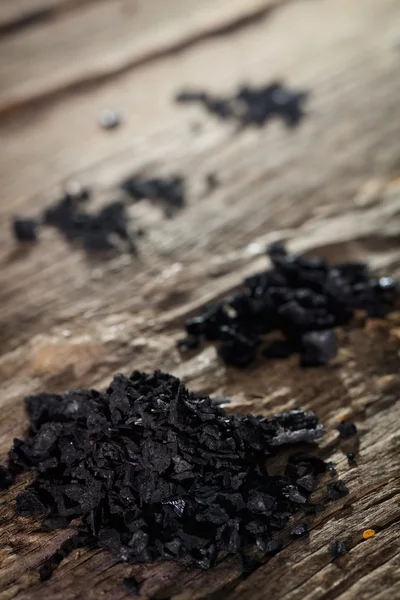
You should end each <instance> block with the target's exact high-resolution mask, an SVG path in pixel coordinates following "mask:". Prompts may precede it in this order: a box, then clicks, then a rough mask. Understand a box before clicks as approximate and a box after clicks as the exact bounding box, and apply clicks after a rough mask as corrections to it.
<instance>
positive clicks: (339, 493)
mask: <svg viewBox="0 0 400 600" xmlns="http://www.w3.org/2000/svg"><path fill="white" fill-rule="evenodd" d="M348 493H349V490H348V487H347V485H346V484H345V482H344V481H342V480H341V479H339V480H338V481H330V482H329V483H328V498H329V500H339V498H343V497H344V496H347V494H348Z"/></svg>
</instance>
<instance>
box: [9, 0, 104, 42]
mask: <svg viewBox="0 0 400 600" xmlns="http://www.w3.org/2000/svg"><path fill="white" fill-rule="evenodd" d="M101 1H106V2H108V0H12V2H10V1H9V0H1V1H0V36H3V35H10V34H15V33H17V32H19V31H20V30H21V29H23V28H25V27H29V26H31V25H36V24H37V23H39V22H40V21H45V20H46V21H47V20H49V19H54V18H56V17H57V16H58V15H60V14H62V13H63V12H66V11H69V10H74V9H76V8H79V7H81V6H83V4H87V3H89V2H97V3H99V2H101Z"/></svg>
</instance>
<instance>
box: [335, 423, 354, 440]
mask: <svg viewBox="0 0 400 600" xmlns="http://www.w3.org/2000/svg"><path fill="white" fill-rule="evenodd" d="M336 429H337V430H338V432H339V437H340V438H341V439H342V440H347V439H348V438H351V437H353V436H354V435H356V434H357V427H356V426H355V425H354V423H352V422H351V421H341V422H340V423H339V425H338V426H337V428H336Z"/></svg>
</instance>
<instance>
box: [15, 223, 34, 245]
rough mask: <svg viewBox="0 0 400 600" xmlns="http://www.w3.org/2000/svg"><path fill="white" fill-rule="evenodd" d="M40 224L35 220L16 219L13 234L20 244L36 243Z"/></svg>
mask: <svg viewBox="0 0 400 600" xmlns="http://www.w3.org/2000/svg"><path fill="white" fill-rule="evenodd" d="M37 230H38V222H37V221H36V220H35V219H14V221H13V232H14V236H15V239H16V240H18V242H36V241H37V238H38V235H37Z"/></svg>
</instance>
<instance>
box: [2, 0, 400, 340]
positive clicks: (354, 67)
mask: <svg viewBox="0 0 400 600" xmlns="http://www.w3.org/2000/svg"><path fill="white" fill-rule="evenodd" d="M363 6H364V11H363V19H364V20H363V21H362V22H360V14H359V10H358V3H357V2H350V3H346V7H345V9H344V10H343V13H340V15H339V13H338V9H337V3H336V0H335V1H326V2H323V3H321V4H320V3H317V4H312V5H311V4H310V3H304V4H303V3H300V4H293V5H291V6H287V7H286V8H282V10H281V11H279V12H277V13H276V14H275V15H274V16H273V18H272V19H271V20H270V22H265V23H261V24H260V25H259V26H258V28H255V29H254V28H252V29H251V31H247V32H246V31H241V32H237V33H236V34H235V36H234V37H233V39H232V40H228V39H226V40H219V41H216V42H214V43H213V44H209V45H204V46H201V47H199V48H197V49H192V50H191V51H189V52H187V53H184V55H182V56H180V57H179V59H178V57H177V61H176V66H175V61H174V60H167V61H166V63H164V62H161V63H160V64H157V65H154V66H153V67H152V68H150V69H145V70H143V71H142V72H141V73H139V72H138V73H136V74H135V75H132V77H129V78H128V79H127V80H126V85H124V86H121V89H118V91H113V90H114V87H113V86H104V88H102V90H101V91H100V90H99V92H93V93H90V94H89V95H88V97H87V95H85V96H83V97H79V96H78V97H75V96H74V97H72V98H70V100H69V101H68V102H67V101H65V102H64V103H61V104H59V105H56V106H55V107H54V109H53V110H51V111H48V112H43V113H41V114H39V115H37V114H34V115H32V116H31V117H29V118H28V119H27V118H26V117H24V118H22V117H21V118H16V119H15V120H10V121H9V122H7V123H3V125H2V126H0V134H1V138H2V143H3V149H4V156H3V160H2V166H1V167H0V170H1V174H0V175H1V180H2V184H3V185H2V187H1V189H0V213H1V215H2V222H1V224H0V241H1V245H2V248H3V253H2V271H1V275H0V278H1V285H0V299H1V301H2V304H3V305H4V308H3V309H2V312H1V315H0V321H1V323H2V333H1V337H2V340H3V344H6V343H7V344H11V345H16V344H18V341H20V340H21V339H27V337H29V336H30V335H31V334H32V333H33V332H39V331H40V330H41V328H42V327H49V326H51V325H52V324H54V322H55V319H57V320H58V322H62V321H68V320H69V319H70V317H71V313H72V312H73V313H74V314H77V313H80V314H84V313H85V312H87V311H88V310H97V311H98V312H99V313H101V312H102V311H106V312H107V311H110V310H123V311H128V310H129V311H140V310H143V307H144V303H145V310H146V311H147V314H149V311H152V312H154V310H156V311H157V310H159V308H160V307H163V308H164V309H165V308H166V307H167V306H171V308H172V307H173V306H174V304H175V306H176V307H177V306H179V305H180V304H181V299H182V297H184V298H185V302H187V303H188V305H190V303H191V302H193V301H198V299H199V292H198V289H199V286H200V285H201V284H203V285H204V286H206V287H205V288H203V289H204V292H205V293H210V292H211V293H215V290H216V289H218V286H219V283H218V281H220V282H222V283H221V286H222V287H223V286H225V285H226V283H225V282H226V280H227V279H229V271H230V270H232V268H233V266H234V265H235V261H236V263H237V265H238V266H240V265H241V266H243V265H244V264H245V263H246V262H247V263H248V261H249V260H250V259H251V256H245V257H243V255H241V254H240V252H239V253H238V251H239V250H241V249H243V248H244V247H245V246H246V245H247V244H248V243H251V242H252V241H254V240H255V239H256V238H257V237H259V236H263V235H265V233H266V232H268V231H273V230H287V229H288V230H289V229H293V231H292V232H288V233H287V234H288V235H293V234H294V233H295V229H296V228H298V227H300V226H301V225H302V224H303V223H307V222H310V221H313V220H314V221H315V220H316V221H317V223H318V219H321V218H328V217H329V216H330V217H332V218H334V217H335V215H340V213H341V212H342V211H344V210H351V211H352V214H353V218H354V219H355V220H356V221H357V220H358V214H359V212H360V211H361V210H362V208H360V206H358V205H357V204H354V202H353V201H354V200H356V201H357V202H358V195H359V192H360V190H361V191H362V190H363V189H364V187H365V185H366V184H367V185H368V184H369V183H370V182H372V183H374V181H375V180H377V181H378V183H379V182H380V181H381V180H382V181H383V182H384V183H383V191H382V192H380V196H382V195H383V196H385V197H386V198H387V202H388V205H387V206H388V209H387V210H388V211H389V212H387V211H386V212H385V211H384V210H383V211H382V212H379V211H378V213H377V215H376V214H375V213H374V210H375V208H374V207H373V206H372V207H371V206H370V207H368V206H367V207H365V210H367V211H371V212H367V214H371V220H368V219H367V221H366V223H372V221H373V220H374V219H376V218H379V219H384V220H385V219H386V231H387V234H386V233H385V234H383V238H386V237H389V238H390V237H392V236H393V235H394V234H395V232H394V229H393V227H394V222H391V219H392V218H396V211H395V209H394V208H393V209H391V208H390V206H392V204H393V200H392V198H393V194H394V193H395V192H396V190H397V189H398V181H397V180H396V179H395V175H396V172H397V167H396V164H398V157H399V155H400V142H399V140H400V114H399V111H400V108H399V104H398V102H397V96H398V93H399V91H400V89H399V87H400V82H399V81H398V78H397V77H396V73H397V63H396V60H395V58H396V56H395V55H394V56H393V50H392V49H391V48H390V47H389V46H388V47H386V46H385V45H384V44H383V43H382V42H381V40H383V39H385V35H384V34H385V32H386V31H387V30H388V29H389V27H390V24H391V23H392V21H393V19H394V16H395V15H396V14H397V6H395V4H394V3H393V2H391V1H389V0H386V1H385V2H382V3H379V4H376V3H375V2H370V3H369V4H367V3H363ZM318 7H319V9H318ZM311 8H312V12H311ZM303 11H304V12H303ZM327 15H329V18H330V22H331V27H330V28H329V30H328V31H327V32H325V31H324V30H323V24H324V23H325V22H326V19H327ZM311 16H313V19H314V20H313V21H312V23H313V25H312V26H311V25H310V24H309V23H310V22H311ZM289 23H290V24H291V25H290V27H289V26H288V24H289ZM307 24H308V25H307ZM318 24H319V28H317V30H318V31H320V33H319V34H318V35H317V34H315V35H313V36H312V37H311V38H310V39H311V42H310V43H309V45H308V46H307V47H305V46H304V36H305V35H306V33H307V32H308V33H310V35H311V31H312V30H313V29H314V28H315V27H316V26H317V25H318ZM307 27H309V29H307ZM346 28H347V29H346ZM346 31H347V32H353V33H352V34H351V35H350V34H349V33H347V35H349V36H350V37H349V39H350V41H351V43H348V44H344V43H343V35H344V34H345V32H346ZM307 35H308V34H307ZM372 35H375V36H376V38H377V40H379V42H378V41H376V42H371V36H372ZM260 39H262V40H265V42H264V43H263V45H262V47H260V43H259V42H260ZM237 49H238V50H237ZM257 49H258V50H257ZM332 49H334V51H333V52H332ZM215 56H221V62H220V65H221V66H220V68H216V69H215V71H213V73H209V71H208V70H207V66H208V65H209V64H210V61H212V60H213V59H214V60H215ZM275 56H276V60H275V65H274V69H273V70H272V69H271V67H270V66H269V65H270V64H271V60H272V57H275ZM241 57H242V58H241ZM254 57H256V58H254ZM240 60H242V61H243V62H242V63H240ZM238 64H242V65H243V66H242V67H241V68H240V70H239V69H238V67H237V65H238ZM246 71H247V72H248V76H249V77H250V76H251V79H252V80H254V81H260V82H262V81H265V80H269V79H270V78H272V77H273V76H274V75H276V74H281V75H282V76H283V77H284V78H285V79H286V80H288V81H289V82H293V83H292V84H293V85H296V84H297V85H299V86H301V87H305V88H309V89H311V90H312V96H311V100H310V103H309V111H310V115H309V117H308V119H307V120H306V121H305V122H304V124H303V125H302V126H301V127H300V128H299V129H298V130H297V131H295V132H288V131H286V130H285V129H284V128H283V127H282V125H281V124H280V123H277V124H272V125H271V126H270V127H269V128H267V129H266V130H264V131H262V132H246V133H245V134H243V135H237V136H234V135H232V132H231V130H230V129H229V127H228V128H226V127H225V126H223V125H220V124H219V123H215V122H214V121H212V120H210V119H207V118H206V117H204V116H203V115H202V113H201V112H200V111H199V110H198V109H197V108H194V109H193V110H190V109H189V110H188V111H185V110H182V109H181V108H180V107H176V106H175V105H174V104H173V103H172V102H171V97H172V96H173V94H174V93H175V91H176V90H177V89H179V87H180V86H181V85H184V84H185V82H195V83H197V82H198V83H199V84H200V85H205V84H206V82H207V80H208V79H210V80H211V81H210V82H209V83H208V85H209V86H210V88H211V89H217V90H218V89H223V88H224V87H225V89H226V90H230V89H233V88H234V87H235V86H236V85H237V84H238V83H239V82H240V81H241V80H242V79H243V78H244V77H245V76H246ZM301 73H303V74H302V75H301ZM220 79H221V80H222V82H223V85H222V83H221V81H220V82H219V83H218V81H219V80H220ZM125 90H128V91H125ZM160 97H161V98H162V100H160ZM113 100H114V101H115V104H116V105H117V106H120V107H121V109H124V108H125V107H130V111H129V117H128V119H127V122H126V125H124V126H123V127H121V129H120V130H118V131H116V132H115V136H114V134H112V135H108V134H106V133H105V132H104V131H101V130H99V129H98V126H97V123H96V115H97V110H100V108H101V107H102V106H106V105H109V104H110V105H113V103H114V102H113ZM198 118H199V119H201V120H202V122H204V130H203V131H202V132H201V133H199V134H196V136H194V135H193V133H192V132H191V131H190V124H191V122H193V119H198ZM305 149H306V150H305ZM327 157H329V158H328V159H327ZM396 161H397V162H396ZM143 167H147V168H148V169H149V168H150V171H151V172H153V173H160V172H165V171H167V172H174V171H177V172H182V173H183V174H184V175H185V176H186V177H187V179H188V181H189V183H190V198H189V207H188V209H187V210H186V211H185V212H184V213H182V214H181V215H180V216H179V217H177V218H176V219H175V220H173V221H170V222H165V220H164V219H163V218H162V217H161V213H159V212H158V211H157V209H152V210H150V209H149V211H148V212H147V213H143V212H142V211H141V212H140V213H138V212H137V211H136V209H135V207H134V208H133V213H134V214H136V215H137V220H138V224H140V225H143V226H144V227H145V228H147V229H149V231H150V232H151V233H150V236H149V237H148V239H147V240H143V241H142V242H141V249H142V252H141V255H140V258H139V260H133V261H132V262H129V261H128V262H127V264H126V265H125V266H122V265H121V261H119V259H117V261H114V262H111V263H106V264H104V265H98V264H95V263H93V261H88V260H86V259H85V257H84V256H83V255H82V253H81V251H80V250H74V251H71V249H70V248H68V247H67V246H65V245H64V243H63V242H62V241H61V240H60V238H59V236H58V235H57V234H55V233H53V232H51V231H50V232H46V233H45V234H44V239H43V241H42V242H41V244H40V245H38V246H37V247H36V248H34V249H33V250H32V252H31V253H30V255H29V257H24V258H22V257H20V259H17V256H14V258H13V255H12V245H11V244H12V242H11V239H10V234H9V227H8V219H9V218H10V216H11V215H12V214H13V213H15V212H21V213H24V212H25V211H27V212H28V213H29V214H32V213H34V212H35V211H36V210H39V208H40V207H43V206H45V205H46V203H47V202H48V201H49V197H51V196H49V193H50V192H51V191H52V188H53V187H54V186H55V185H56V184H57V183H58V182H60V181H62V180H65V179H68V178H69V177H73V176H74V174H75V173H77V172H78V173H79V171H81V174H80V177H81V179H82V180H83V181H84V182H85V183H89V184H92V183H94V184H95V189H96V191H97V192H98V194H99V200H103V199H104V200H105V199H106V198H108V199H110V197H111V198H112V197H113V195H114V189H115V185H116V184H117V183H118V181H119V179H120V178H121V177H122V176H123V175H125V174H127V173H129V172H130V171H134V170H136V169H139V168H143ZM210 170H217V172H218V173H219V175H220V178H221V181H222V185H221V187H220V188H219V189H218V190H217V191H216V192H215V193H214V194H213V195H211V196H209V197H206V198H203V197H202V193H203V189H204V187H203V186H204V183H203V177H204V175H205V174H206V173H207V172H209V171H210ZM21 173H23V176H20V174H21ZM16 174H18V176H16ZM46 188H47V189H46ZM228 207H229V210H227V208H228ZM385 215H387V216H386V217H385ZM334 222H335V221H334ZM199 223H201V224H202V228H201V229H199ZM337 224H338V226H337V227H336V228H335V226H333V229H332V233H331V234H330V242H329V243H330V244H331V243H334V239H335V236H337V235H338V232H341V234H342V233H344V232H345V231H346V229H345V228H344V226H345V223H344V224H343V223H341V222H340V221H338V222H337ZM381 225H384V224H383V223H382V222H380V226H381ZM316 229H318V224H317V225H316ZM383 229H384V230H385V226H384V227H383ZM193 231H196V232H197V233H196V235H195V237H193ZM306 235H309V232H307V233H306ZM366 235H371V232H367V233H366V234H365V235H364V238H365V237H366ZM374 236H375V238H376V239H377V240H378V241H377V242H376V244H377V246H376V244H375V242H368V241H366V240H365V239H364V240H360V241H359V248H360V251H361V252H363V251H366V250H367V249H368V250H369V251H372V250H374V251H375V250H376V252H377V253H378V254H379V253H380V249H379V248H380V245H381V246H382V248H384V247H386V244H387V243H389V242H385V241H384V239H383V240H382V241H379V240H381V239H382V234H381V233H380V232H379V230H378V229H377V230H375V233H374ZM367 244H368V245H367ZM316 245H317V246H319V247H321V245H322V246H323V242H322V240H319V241H318V243H317V244H316ZM375 246H376V248H375ZM355 251H357V249H354V244H353V248H352V247H351V244H350V245H348V246H347V247H346V248H345V252H347V253H351V252H355ZM235 252H236V254H235ZM10 253H11V254H10ZM232 253H233V254H232ZM118 261H119V262H118ZM122 262H123V261H122ZM172 263H178V264H177V266H176V269H177V272H176V273H175V274H169V275H168V268H169V266H170V265H171V264H172ZM61 264H62V269H60V265H61ZM118 264H120V265H121V266H120V268H117V266H116V265H118ZM189 264H190V265H191V268H190V273H191V276H190V277H189V280H188V275H187V268H186V267H187V266H188V265H189ZM205 265H206V266H205ZM164 270H165V272H166V275H165V277H166V283H165V285H162V286H161V287H160V286H159V287H157V289H155V286H154V285H153V284H152V283H151V280H149V278H150V277H152V276H154V274H156V273H160V272H163V271H164ZM217 275H218V277H217ZM169 277H173V279H174V281H175V282H176V285H177V288H178V289H179V290H180V292H181V294H182V295H183V296H182V297H181V299H179V297H178V296H177V297H175V299H174V298H173V297H171V293H170V290H169V287H168V285H169V283H168V281H169ZM224 277H225V280H224ZM216 279H217V280H218V281H217V282H216ZM234 279H235V276H234ZM49 280H51V281H52V286H48V285H46V283H45V282H47V281H49ZM229 285H231V283H229V284H228V286H229ZM28 286H29V289H30V294H29V297H28V298H27V297H26V292H25V290H26V289H27V287H28ZM128 288H130V289H135V288H137V289H140V290H141V291H144V294H145V301H144V303H143V300H142V299H141V298H140V297H137V296H134V295H129V296H127V295H126V292H125V291H124V290H126V289H128ZM220 289H221V288H220ZM83 290H84V292H83ZM115 296H117V299H115ZM10 298H12V299H13V301H12V302H10V301H9V300H10ZM111 298H113V303H112V307H111V308H109V306H110V299H111ZM107 307H108V308H107ZM50 308H51V310H50ZM20 322H22V323H24V326H23V327H19V332H16V324H17V323H20Z"/></svg>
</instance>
